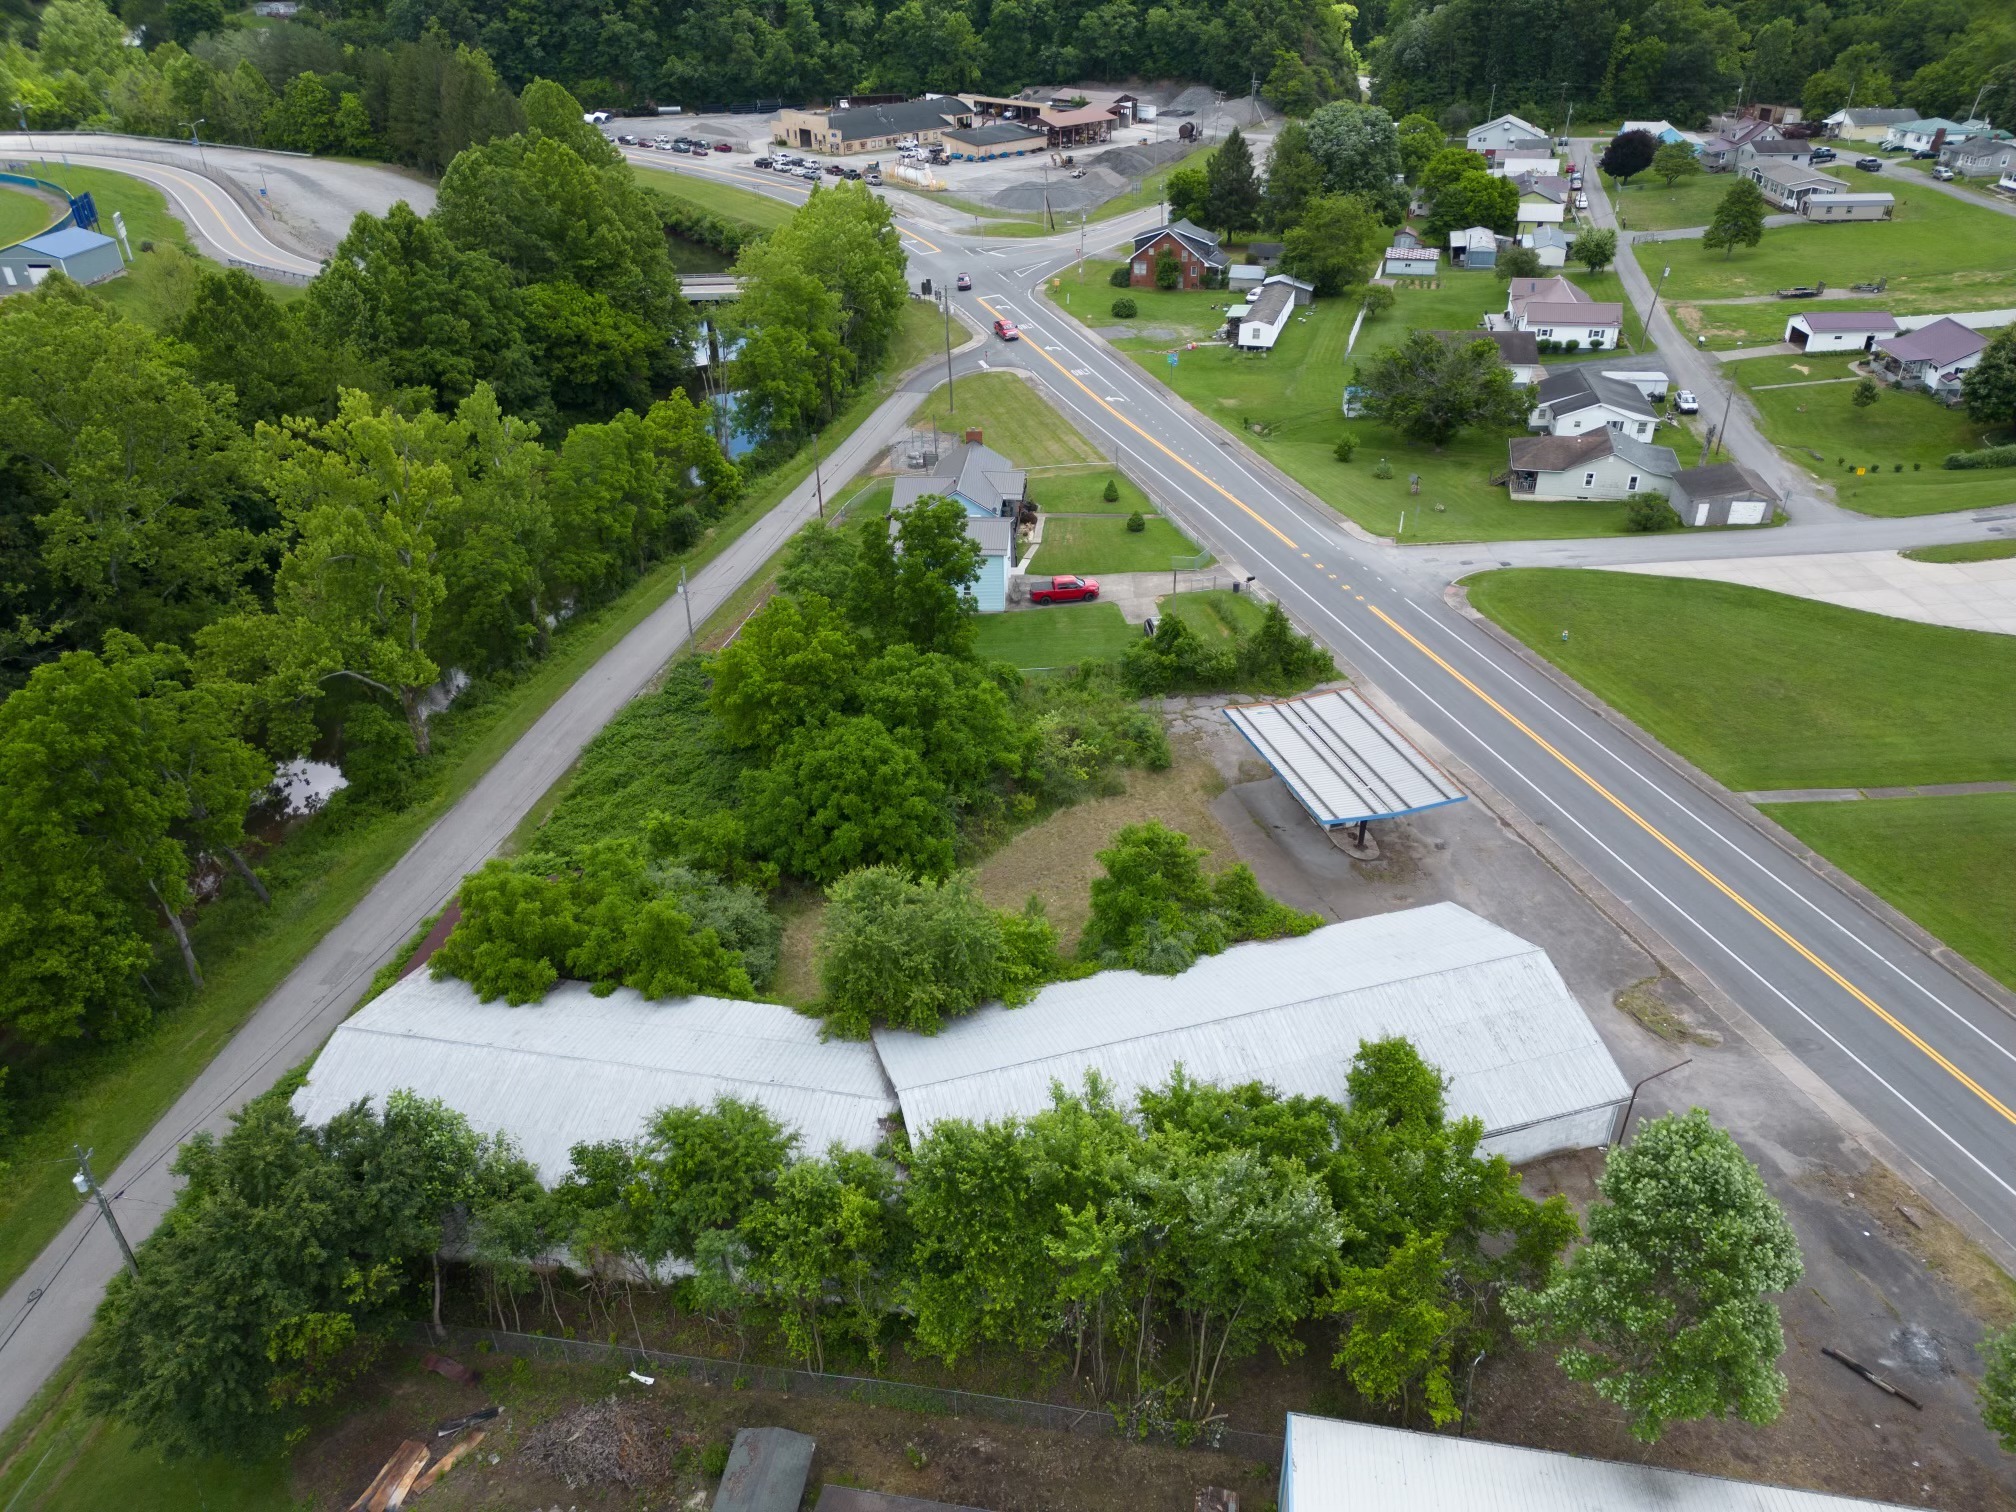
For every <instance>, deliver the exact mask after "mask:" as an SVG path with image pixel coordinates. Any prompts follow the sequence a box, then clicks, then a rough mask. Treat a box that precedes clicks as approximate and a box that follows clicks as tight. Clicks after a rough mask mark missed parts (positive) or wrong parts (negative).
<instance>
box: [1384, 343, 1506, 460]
mask: <svg viewBox="0 0 2016 1512" xmlns="http://www.w3.org/2000/svg"><path fill="white" fill-rule="evenodd" d="M1357 381H1358V386H1359V387H1360V388H1361V389H1363V390H1364V399H1363V403H1364V406H1365V413H1366V414H1368V415H1371V416H1372V417H1374V418H1375V419H1378V420H1380V421H1383V422H1384V423H1385V424H1387V425H1390V426H1392V427H1393V428H1394V429H1395V430H1397V431H1399V432H1400V434H1401V435H1403V436H1405V437H1407V439H1408V440H1410V441H1426V442H1430V443H1432V444H1434V445H1436V446H1441V445H1444V444H1445V443H1447V442H1448V441H1449V440H1450V439H1451V438H1453V437H1454V436H1455V435H1456V433H1457V432H1458V431H1461V430H1463V429H1464V428H1466V427H1475V428H1477V429H1480V430H1484V431H1492V430H1504V429H1509V428H1510V427H1512V426H1515V425H1518V424H1519V423H1521V422H1522V421H1523V420H1524V419H1525V416H1526V409H1527V406H1526V400H1525V398H1524V397H1523V396H1522V395H1521V394H1520V392H1519V390H1518V389H1516V388H1514V387H1513V385H1512V375H1511V374H1510V373H1509V372H1508V371H1507V370H1506V368H1505V366H1504V364H1503V363H1501V362H1500V361H1499V360H1498V348H1497V347H1495V346H1493V345H1492V344H1491V343H1490V342H1488V341H1481V340H1477V341H1466V340H1454V341H1445V340H1443V339H1442V338H1441V337H1439V336H1437V335H1436V334H1435V333H1434V332H1432V331H1415V332H1413V333H1412V334H1410V335H1409V336H1408V337H1407V339H1406V340H1405V341H1402V342H1397V343H1395V344H1394V345H1393V346H1390V347H1388V348H1387V349H1386V350H1384V351H1382V352H1381V353H1380V354H1379V355H1378V356H1376V357H1374V358H1373V359H1372V361H1371V362H1370V363H1369V364H1367V365H1366V366H1364V367H1362V368H1360V369H1359V370H1358V380H1357Z"/></svg>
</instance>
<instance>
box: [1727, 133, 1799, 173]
mask: <svg viewBox="0 0 2016 1512" xmlns="http://www.w3.org/2000/svg"><path fill="white" fill-rule="evenodd" d="M1760 160H1762V161H1765V162H1771V163H1777V164H1778V165H1780V166H1781V167H1789V168H1805V167H1808V166H1810V165H1811V163H1812V161H1813V144H1812V143H1811V142H1802V141H1797V140H1795V139H1793V138H1791V137H1753V138H1751V139H1750V140H1749V141H1747V142H1744V143H1742V144H1741V145H1740V146H1738V147H1737V149H1736V168H1737V171H1738V172H1741V171H1742V170H1743V169H1745V168H1748V167H1749V166H1750V165H1751V164H1752V163H1755V162H1758V161H1760Z"/></svg>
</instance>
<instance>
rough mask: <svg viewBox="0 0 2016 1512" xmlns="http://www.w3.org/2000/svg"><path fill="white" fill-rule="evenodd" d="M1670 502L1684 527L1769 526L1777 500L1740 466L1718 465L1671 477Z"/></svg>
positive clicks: (1690, 469)
mask: <svg viewBox="0 0 2016 1512" xmlns="http://www.w3.org/2000/svg"><path fill="white" fill-rule="evenodd" d="M1669 502H1670V503H1671V504H1672V505H1673V508H1674V509H1675V510H1676V511H1677V512H1678V513H1679V515H1680V523H1681V524H1683V525H1768V524H1770V523H1771V520H1772V517H1773V516H1774V515H1776V514H1777V513H1778V505H1779V498H1778V494H1777V491H1776V490H1775V489H1773V488H1772V487H1771V485H1770V484H1768V483H1766V482H1765V481H1764V480H1763V479H1762V478H1760V477H1758V476H1757V474H1755V473H1753V472H1752V471H1750V469H1749V468H1747V467H1745V466H1743V465H1742V464H1741V463H1740V462H1717V463H1715V464H1713V465H1712V466H1709V467H1683V468H1681V469H1680V471H1679V472H1677V473H1675V474H1674V475H1673V483H1672V493H1671V495H1670V499H1669Z"/></svg>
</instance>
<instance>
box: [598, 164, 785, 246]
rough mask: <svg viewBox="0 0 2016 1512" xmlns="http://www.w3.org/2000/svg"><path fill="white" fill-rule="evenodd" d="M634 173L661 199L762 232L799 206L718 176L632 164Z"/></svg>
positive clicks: (782, 219)
mask: <svg viewBox="0 0 2016 1512" xmlns="http://www.w3.org/2000/svg"><path fill="white" fill-rule="evenodd" d="M630 171H631V176H632V177H634V178H635V179H636V180H637V183H638V186H639V187H640V188H642V189H643V190H644V191H645V192H646V193H648V194H655V195H657V196H658V197H659V198H661V199H671V200H682V201H684V202H685V203H686V204H689V205H692V206H694V207H696V208H697V209H701V210H705V211H706V212H707V213H708V214H709V215H718V216H720V217H721V218H722V219H723V220H734V221H740V222H742V224H743V225H745V226H754V227H755V228H756V229H757V230H759V231H774V230H776V229H777V227H779V226H781V225H783V224H784V222H786V221H788V220H789V219H791V215H792V212H793V210H794V209H795V208H796V207H795V206H793V205H791V204H790V203H788V202H787V201H785V200H781V199H773V198H772V197H771V196H769V195H767V194H759V193H757V192H756V191H755V190H754V189H738V188H736V187H735V186H734V185H733V184H724V183H722V182H721V181H720V180H719V179H715V178H707V177H704V176H702V175H700V174H697V173H668V172H667V171H666V170H664V169H663V168H640V167H637V166H636V165H635V164H632V165H631V170H630Z"/></svg>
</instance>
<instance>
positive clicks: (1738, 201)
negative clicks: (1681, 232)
mask: <svg viewBox="0 0 2016 1512" xmlns="http://www.w3.org/2000/svg"><path fill="white" fill-rule="evenodd" d="M1764 214H1765V205H1764V192H1763V191H1762V190H1761V189H1759V188H1758V187H1757V186H1756V185H1755V184H1753V183H1752V182H1751V181H1750V180H1749V179H1747V178H1738V179H1737V180H1736V182H1734V183H1733V184H1731V185H1730V186H1729V188H1728V191H1727V192H1726V193H1725V194H1723V196H1722V199H1721V202H1720V203H1719V204H1717V205H1716V206H1715V213H1714V215H1712V216H1710V217H1709V220H1708V229H1707V230H1706V231H1704V232H1702V233H1701V245H1702V247H1703V248H1704V249H1705V250H1706V251H1709V252H1713V251H1714V250H1715V249H1716V248H1718V247H1719V248H1721V249H1722V256H1723V257H1724V258H1725V259H1726V258H1729V257H1733V256H1734V255H1735V253H1736V249H1737V248H1738V247H1754V246H1756V245H1757V243H1759V242H1760V241H1762V240H1763V239H1764Z"/></svg>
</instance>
